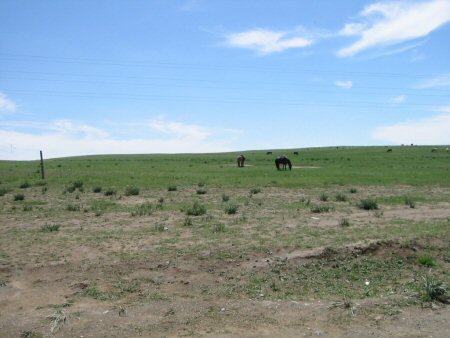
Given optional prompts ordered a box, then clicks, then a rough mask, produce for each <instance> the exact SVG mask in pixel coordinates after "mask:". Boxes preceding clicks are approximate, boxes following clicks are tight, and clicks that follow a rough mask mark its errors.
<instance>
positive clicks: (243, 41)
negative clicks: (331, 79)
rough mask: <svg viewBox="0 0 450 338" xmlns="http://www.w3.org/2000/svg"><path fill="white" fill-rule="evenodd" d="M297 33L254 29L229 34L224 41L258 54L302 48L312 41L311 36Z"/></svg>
mask: <svg viewBox="0 0 450 338" xmlns="http://www.w3.org/2000/svg"><path fill="white" fill-rule="evenodd" d="M298 34H299V33H298V32H297V31H294V32H276V31H271V30H265V29H256V30H251V31H246V32H241V33H234V34H230V35H228V36H227V37H226V43H227V45H229V46H232V47H238V48H247V49H252V50H254V51H256V52H257V53H259V54H271V53H277V52H283V51H285V50H287V49H291V48H304V47H307V46H309V45H311V44H312V43H313V40H312V39H311V38H307V37H304V36H299V35H298Z"/></svg>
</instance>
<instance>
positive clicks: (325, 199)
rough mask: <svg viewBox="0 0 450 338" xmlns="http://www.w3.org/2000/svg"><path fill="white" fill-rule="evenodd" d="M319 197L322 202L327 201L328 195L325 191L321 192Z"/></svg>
mask: <svg viewBox="0 0 450 338" xmlns="http://www.w3.org/2000/svg"><path fill="white" fill-rule="evenodd" d="M319 199H320V200H321V201H322V202H327V201H328V195H327V194H326V193H324V192H323V193H321V194H320V196H319Z"/></svg>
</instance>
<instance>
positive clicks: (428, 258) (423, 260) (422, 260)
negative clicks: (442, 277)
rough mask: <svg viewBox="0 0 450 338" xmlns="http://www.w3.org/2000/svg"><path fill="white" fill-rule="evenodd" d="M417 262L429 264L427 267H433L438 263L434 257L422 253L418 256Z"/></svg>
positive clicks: (424, 264)
mask: <svg viewBox="0 0 450 338" xmlns="http://www.w3.org/2000/svg"><path fill="white" fill-rule="evenodd" d="M417 262H418V263H419V264H420V265H423V266H427V267H433V266H435V265H436V262H435V261H434V258H433V257H432V256H429V255H420V256H418V257H417Z"/></svg>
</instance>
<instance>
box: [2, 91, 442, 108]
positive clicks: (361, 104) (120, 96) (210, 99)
mask: <svg viewBox="0 0 450 338" xmlns="http://www.w3.org/2000/svg"><path fill="white" fill-rule="evenodd" d="M4 90H6V91H8V92H12V93H21V94H30V95H42V96H52V97H73V98H91V99H92V98H107V99H131V100H155V99H157V100H170V101H174V100H176V101H198V102H220V103H255V102H257V103H264V104H277V105H294V106H333V107H365V106H369V107H375V106H379V107H386V106H388V107H390V106H394V105H395V104H393V103H389V102H369V101H351V102H344V101H315V102H301V101H288V100H271V99H267V98H266V97H264V98H256V97H253V98H239V97H235V98H228V99H225V98H222V97H212V96H184V95H149V94H146V95H126V94H123V93H108V92H105V93H99V92H76V91H72V92H64V91H54V90H23V89H4ZM435 106H436V104H427V103H402V104H401V105H400V106H398V108H402V107H435Z"/></svg>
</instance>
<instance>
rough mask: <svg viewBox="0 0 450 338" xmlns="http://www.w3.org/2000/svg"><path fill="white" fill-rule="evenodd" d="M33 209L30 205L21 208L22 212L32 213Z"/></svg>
mask: <svg viewBox="0 0 450 338" xmlns="http://www.w3.org/2000/svg"><path fill="white" fill-rule="evenodd" d="M32 210H33V207H32V206H31V205H24V206H23V211H32Z"/></svg>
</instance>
